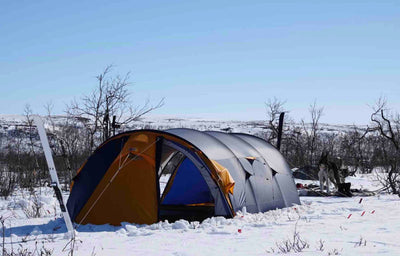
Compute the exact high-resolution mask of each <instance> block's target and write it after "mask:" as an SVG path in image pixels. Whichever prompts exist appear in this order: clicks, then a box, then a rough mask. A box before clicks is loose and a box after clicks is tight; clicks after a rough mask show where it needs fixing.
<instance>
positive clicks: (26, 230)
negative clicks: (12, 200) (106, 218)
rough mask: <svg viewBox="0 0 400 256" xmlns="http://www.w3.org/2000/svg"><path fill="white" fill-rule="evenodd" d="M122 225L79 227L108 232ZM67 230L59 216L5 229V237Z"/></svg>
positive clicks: (89, 230) (87, 230)
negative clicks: (42, 221)
mask: <svg viewBox="0 0 400 256" xmlns="http://www.w3.org/2000/svg"><path fill="white" fill-rule="evenodd" d="M118 229H120V227H115V226H112V225H108V224H104V225H90V224H89V225H82V226H79V228H77V231H79V232H106V231H116V230H118ZM66 232H67V227H66V226H65V222H64V220H63V218H58V219H55V220H51V221H49V222H48V223H44V224H39V225H24V226H17V227H11V228H6V229H5V237H10V236H11V235H12V234H13V235H16V236H18V237H27V239H28V240H31V239H30V238H29V237H30V236H32V237H34V236H36V235H52V234H63V233H66Z"/></svg>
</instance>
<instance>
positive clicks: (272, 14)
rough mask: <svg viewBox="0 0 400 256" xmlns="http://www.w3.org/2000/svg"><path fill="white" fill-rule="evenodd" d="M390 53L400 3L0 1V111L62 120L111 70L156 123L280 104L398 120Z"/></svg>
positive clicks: (398, 37) (343, 117)
mask: <svg viewBox="0 0 400 256" xmlns="http://www.w3.org/2000/svg"><path fill="white" fill-rule="evenodd" d="M399 45H400V1H266V0H264V1H261V0H260V1H251V0H249V1H174V0H169V1H68V2H59V1H29V0H27V1H23V0H21V1H6V0H0V114H22V113H23V111H24V106H25V105H26V104H29V105H30V106H31V108H32V109H33V111H34V112H35V113H39V114H44V113H45V109H44V105H45V104H46V103H49V102H52V104H53V105H54V109H53V112H54V113H55V114H63V113H64V111H65V108H66V104H68V103H70V102H71V100H73V99H74V98H75V99H79V98H81V97H82V96H83V95H85V94H89V93H90V92H91V91H92V90H93V89H94V88H95V86H96V75H98V74H100V73H101V72H102V71H103V70H104V68H105V67H106V66H107V65H113V66H114V68H113V73H112V75H118V74H120V75H124V74H126V73H127V72H131V76H130V82H131V87H130V90H131V92H132V102H134V103H135V104H137V105H141V104H143V103H144V101H145V99H150V100H151V101H152V102H157V101H159V100H160V99H162V98H165V105H164V106H163V107H162V108H160V109H158V110H156V111H154V112H153V114H154V115H168V116H182V117H185V116H186V117H197V118H206V119H221V120H263V119H265V118H266V109H265V102H266V101H268V100H269V99H272V98H277V99H279V100H281V101H284V102H285V105H284V107H285V109H286V110H288V111H289V115H290V116H291V117H292V118H293V119H294V120H301V119H304V120H306V121H307V120H309V119H310V115H309V111H308V109H309V106H310V105H311V104H313V103H314V102H316V104H317V106H319V107H323V108H324V111H323V116H322V118H321V121H322V122H326V123H340V124H367V123H368V122H369V116H370V114H371V105H373V104H374V102H376V101H377V100H378V98H379V97H386V99H387V101H388V102H389V106H390V107H391V108H393V109H394V110H395V111H398V112H400V102H399V99H400V72H399V71H400V51H399Z"/></svg>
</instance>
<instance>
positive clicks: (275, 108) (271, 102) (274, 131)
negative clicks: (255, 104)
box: [265, 97, 286, 143]
mask: <svg viewBox="0 0 400 256" xmlns="http://www.w3.org/2000/svg"><path fill="white" fill-rule="evenodd" d="M285 103H286V102H285V101H282V100H279V99H277V98H275V97H274V98H272V99H268V100H267V101H266V102H265V108H266V110H267V122H268V125H267V128H268V129H269V130H271V131H270V132H269V133H267V134H266V136H265V137H266V139H267V141H268V142H270V143H271V142H272V141H274V140H275V139H276V138H277V137H278V133H279V132H278V125H279V115H280V113H282V112H285V109H284V107H283V106H284V104H285Z"/></svg>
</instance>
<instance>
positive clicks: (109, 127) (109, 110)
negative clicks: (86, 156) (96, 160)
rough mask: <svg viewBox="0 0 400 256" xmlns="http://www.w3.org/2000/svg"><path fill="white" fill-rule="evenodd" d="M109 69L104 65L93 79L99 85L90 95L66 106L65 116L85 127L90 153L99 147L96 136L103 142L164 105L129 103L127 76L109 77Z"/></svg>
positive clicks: (147, 102)
mask: <svg viewBox="0 0 400 256" xmlns="http://www.w3.org/2000/svg"><path fill="white" fill-rule="evenodd" d="M112 68H113V67H112V66H111V65H110V66H107V67H106V68H105V69H104V71H103V72H102V73H101V74H100V75H98V76H97V77H96V79H97V83H98V84H97V86H96V88H95V89H94V90H93V91H92V92H91V93H90V94H89V95H84V96H83V97H82V98H81V99H80V100H74V101H73V102H72V103H71V104H70V105H69V106H67V113H68V114H69V115H71V116H73V117H75V118H77V120H79V121H80V122H81V123H82V124H83V125H84V127H85V129H86V131H87V136H88V138H89V139H88V143H89V145H88V148H89V149H90V151H92V150H93V149H94V147H95V146H96V144H98V141H96V139H98V137H96V135H98V134H100V136H99V137H100V138H101V140H106V139H108V138H109V137H110V136H111V135H112V133H113V130H114V129H115V128H116V127H117V125H128V124H130V123H132V122H133V121H135V120H137V119H139V118H140V117H141V116H143V115H145V114H147V113H149V112H151V111H153V110H155V109H157V108H160V107H162V106H163V104H164V99H161V100H160V101H159V102H157V103H156V104H154V105H153V104H151V103H150V101H149V100H146V102H145V103H144V105H142V106H139V105H134V104H132V100H131V98H130V96H131V94H130V92H129V90H128V88H129V86H130V83H129V76H130V74H129V73H128V74H126V75H125V76H123V77H121V76H119V75H117V76H115V77H110V73H111V71H112Z"/></svg>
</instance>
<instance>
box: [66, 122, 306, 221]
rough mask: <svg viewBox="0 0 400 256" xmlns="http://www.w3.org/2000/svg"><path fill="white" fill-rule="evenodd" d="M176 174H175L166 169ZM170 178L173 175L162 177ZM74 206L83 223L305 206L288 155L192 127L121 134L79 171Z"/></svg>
mask: <svg viewBox="0 0 400 256" xmlns="http://www.w3.org/2000/svg"><path fill="white" fill-rule="evenodd" d="M166 174H168V175H166ZM162 177H169V178H168V181H166V182H165V183H160V179H161V178H162ZM71 187H72V189H71V193H70V197H69V199H68V202H67V208H68V211H69V214H70V216H71V219H72V221H73V222H75V223H77V224H96V225H101V224H111V225H116V226H118V225H121V222H129V223H137V224H152V223H156V222H158V221H160V220H169V221H174V220H177V219H186V220H189V221H193V220H204V219H206V218H209V217H212V216H223V217H227V218H230V217H233V216H235V213H236V212H237V211H239V210H242V209H243V207H246V209H247V212H249V213H257V212H265V211H268V210H271V209H276V208H283V207H290V206H292V205H294V204H300V200H299V197H298V194H297V190H296V187H295V184H294V180H293V177H292V172H291V170H290V168H289V165H288V164H287V162H286V160H285V159H284V157H283V156H282V154H281V153H280V152H279V151H278V150H277V149H276V148H275V147H274V146H272V145H271V144H269V143H267V142H266V141H264V140H262V139H260V138H258V137H255V136H252V135H248V134H238V133H223V132H216V131H207V132H201V131H196V130H192V129H183V128H181V129H169V130H166V131H156V130H136V131H129V132H125V133H122V134H119V135H116V136H114V137H112V138H110V139H109V140H107V141H106V142H104V143H103V144H102V145H100V146H99V147H98V148H97V149H96V151H95V152H94V153H93V154H92V155H91V156H90V157H89V159H88V160H87V161H86V163H85V164H83V166H82V167H81V168H80V169H79V170H78V173H77V175H76V177H75V178H74V180H73V183H72V185H71Z"/></svg>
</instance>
